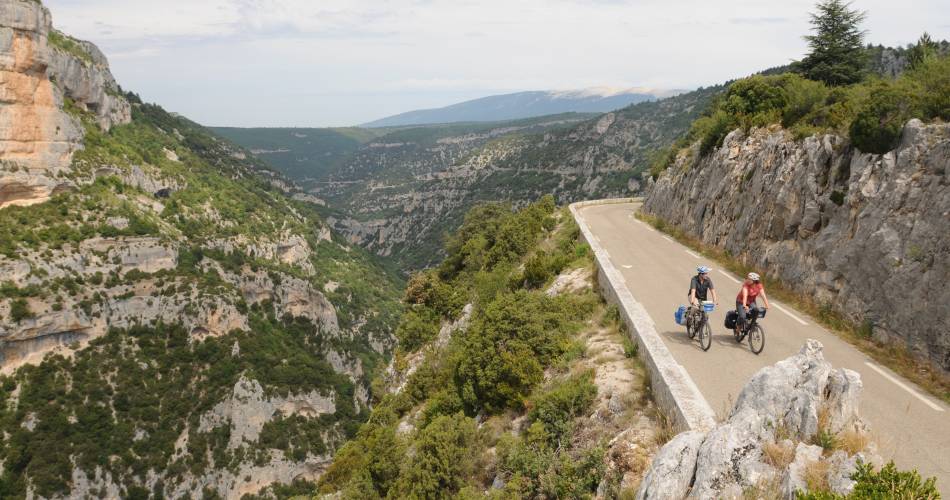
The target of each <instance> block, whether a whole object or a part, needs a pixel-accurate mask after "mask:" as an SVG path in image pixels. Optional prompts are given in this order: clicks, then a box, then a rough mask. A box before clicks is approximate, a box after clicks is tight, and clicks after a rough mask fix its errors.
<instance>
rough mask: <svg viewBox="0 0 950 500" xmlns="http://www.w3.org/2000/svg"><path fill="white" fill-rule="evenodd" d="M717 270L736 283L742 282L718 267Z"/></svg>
mask: <svg viewBox="0 0 950 500" xmlns="http://www.w3.org/2000/svg"><path fill="white" fill-rule="evenodd" d="M719 272H720V273H721V274H722V275H723V276H725V277H727V278H729V279H731V280H732V281H735V282H736V283H742V282H741V281H739V280H737V279H735V278H733V277H732V276H729V273H727V272H725V271H723V270H722V269H720V270H719Z"/></svg>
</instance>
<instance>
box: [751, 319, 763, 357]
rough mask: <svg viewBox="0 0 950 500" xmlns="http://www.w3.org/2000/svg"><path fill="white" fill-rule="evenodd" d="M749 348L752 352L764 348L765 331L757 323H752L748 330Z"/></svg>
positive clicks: (756, 352) (757, 351)
mask: <svg viewBox="0 0 950 500" xmlns="http://www.w3.org/2000/svg"><path fill="white" fill-rule="evenodd" d="M749 348H751V349H752V352H754V353H755V354H758V353H760V352H762V349H764V348H765V331H764V330H762V327H761V326H759V325H752V329H751V330H749Z"/></svg>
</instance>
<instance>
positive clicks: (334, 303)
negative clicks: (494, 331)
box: [0, 94, 398, 498]
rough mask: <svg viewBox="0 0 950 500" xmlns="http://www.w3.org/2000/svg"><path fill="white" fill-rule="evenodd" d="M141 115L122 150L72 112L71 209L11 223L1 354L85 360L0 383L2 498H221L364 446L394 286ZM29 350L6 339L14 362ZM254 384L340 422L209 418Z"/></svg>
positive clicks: (237, 161)
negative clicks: (76, 125)
mask: <svg viewBox="0 0 950 500" xmlns="http://www.w3.org/2000/svg"><path fill="white" fill-rule="evenodd" d="M128 97H129V99H130V100H131V101H132V102H133V104H134V106H133V115H132V122H131V123H130V124H128V125H121V126H116V127H113V129H112V130H111V131H110V132H105V131H103V130H101V129H100V128H99V127H98V126H97V125H96V123H95V122H94V118H93V117H92V116H91V115H90V114H89V113H87V112H82V111H79V110H76V109H73V112H74V113H75V114H76V116H77V117H78V118H79V119H80V120H81V121H82V123H83V124H84V127H85V139H84V145H85V149H84V150H82V151H81V152H79V153H77V154H76V155H75V157H74V161H73V168H72V171H71V173H70V174H69V176H70V178H71V179H74V180H75V182H76V183H77V185H78V187H77V188H76V189H75V190H72V191H67V192H64V193H61V194H57V195H55V196H54V197H53V198H52V199H51V200H50V201H48V202H46V203H43V204H40V205H33V206H29V207H16V206H13V207H8V208H5V209H3V210H0V241H2V243H0V252H2V253H3V254H4V255H5V259H6V260H4V257H0V264H2V265H7V266H8V267H6V268H5V269H18V268H19V267H18V266H21V265H25V266H26V269H28V270H29V273H28V274H27V275H24V276H22V277H19V278H13V277H12V276H10V275H5V276H4V277H3V280H4V281H3V283H2V287H0V317H2V320H3V321H2V322H3V324H4V326H5V328H6V329H7V332H8V334H10V335H11V336H12V333H13V332H18V331H19V330H20V329H29V328H32V327H31V326H30V325H43V324H45V323H44V322H46V323H48V322H51V321H52V322H57V321H60V319H59V318H61V317H64V316H62V315H71V316H68V317H69V318H77V319H75V320H74V321H75V322H76V323H78V324H76V323H73V324H72V326H70V325H65V326H63V327H61V328H64V329H65V330H66V331H65V332H64V333H57V331H56V330H54V331H53V332H50V333H49V335H47V336H45V337H39V338H38V340H37V341H33V342H38V341H43V342H45V341H46V339H56V338H57V337H62V340H61V341H62V342H64V343H67V344H72V345H73V348H75V349H78V350H74V349H73V348H67V349H65V350H63V349H59V350H57V353H58V354H55V355H52V356H49V357H47V358H46V359H45V360H43V361H42V362H40V363H38V364H37V365H35V366H32V365H27V366H24V367H22V368H20V369H19V370H17V371H16V372H14V373H12V374H10V375H5V376H2V377H0V399H2V401H3V403H2V405H0V428H2V429H3V433H4V435H5V436H6V438H5V439H4V440H3V441H2V443H0V463H2V464H3V472H2V475H0V496H2V497H3V498H17V497H23V496H24V495H25V494H26V493H27V492H28V491H30V492H32V493H33V494H37V495H41V496H45V497H49V496H54V495H82V494H89V495H92V496H113V495H119V496H122V497H127V498H136V497H141V498H144V497H146V496H148V495H150V494H153V495H155V496H159V497H160V496H163V495H166V496H180V495H183V494H184V495H191V494H200V493H201V492H202V490H205V491H206V492H207V494H209V495H212V496H213V495H214V494H221V495H224V494H226V493H227V492H229V491H232V489H233V488H235V487H236V486H237V485H239V484H241V483H242V482H244V479H243V477H244V475H245V474H250V473H251V471H257V472H256V473H255V475H257V474H263V476H262V477H273V478H277V480H281V479H279V478H280V477H281V473H280V472H268V470H270V471H274V470H279V469H285V470H287V471H288V472H285V473H283V474H284V475H286V474H288V473H290V474H292V475H291V476H290V477H288V478H286V479H283V480H285V481H288V482H289V480H290V479H292V477H293V476H294V475H297V474H299V471H300V470H301V467H303V468H304V469H307V470H310V469H312V468H313V467H314V465H307V464H308V463H309V464H319V463H320V460H321V458H320V457H325V456H328V455H329V454H331V453H332V451H333V450H334V449H335V448H336V446H338V445H339V444H340V443H342V442H343V441H345V440H346V439H347V438H349V437H350V436H352V435H353V433H354V432H355V430H356V428H357V426H358V425H359V423H360V422H361V421H362V420H363V419H364V418H365V414H366V412H367V406H366V403H367V400H366V397H365V393H366V388H367V387H368V381H369V380H370V379H371V378H372V377H373V376H374V375H375V373H376V372H377V371H378V368H379V367H380V366H381V365H382V361H383V359H384V358H383V356H384V354H385V349H386V346H388V345H389V343H390V340H389V339H391V331H392V330H391V328H392V326H393V323H394V320H395V318H396V315H397V314H398V310H397V302H396V300H395V298H396V295H397V286H398V285H397V283H398V280H397V279H396V278H394V277H392V276H391V275H390V274H388V273H387V272H386V271H385V270H383V269H382V268H381V267H380V266H379V265H378V264H377V263H376V262H375V261H374V259H372V258H371V257H370V256H369V255H367V254H366V253H364V252H363V251H361V250H359V249H352V248H350V247H347V246H345V245H344V244H342V242H340V241H334V238H333V237H332V236H331V235H330V233H329V231H327V229H326V228H325V226H324V225H323V223H322V222H321V220H320V218H319V216H317V214H316V213H315V212H314V211H313V209H312V208H311V207H310V206H309V205H306V204H302V203H297V202H293V201H291V200H290V199H289V198H287V197H285V196H284V194H283V193H282V192H281V191H280V189H279V188H278V187H276V186H275V184H273V183H272V180H273V179H274V174H273V173H271V172H268V171H266V170H264V169H262V167H261V166H260V165H259V164H257V163H254V162H249V161H246V160H243V159H241V158H242V156H243V154H242V153H241V151H240V150H239V149H238V148H236V147H234V146H232V145H229V144H228V143H225V142H222V141H220V140H219V139H216V138H214V137H213V136H211V135H210V134H208V133H207V132H206V131H204V130H203V129H202V128H201V127H199V126H197V125H195V124H194V123H191V122H189V121H187V120H185V119H183V118H178V117H174V116H172V115H170V114H168V113H166V112H165V111H164V110H162V109H161V108H159V107H158V106H154V105H149V104H142V103H141V102H139V101H138V99H137V97H135V96H134V95H131V94H130V95H129V96H128ZM67 104H68V103H67ZM156 190H157V191H156ZM93 242H97V243H95V244H97V245H99V244H100V243H101V244H102V245H104V246H102V248H103V250H102V252H103V253H101V254H100V253H98V252H99V251H98V250H93V251H90V250H86V247H87V245H91V244H93ZM144 243H148V244H149V245H158V248H167V249H168V250H167V251H164V250H163V251H162V252H163V255H165V257H163V258H164V259H165V260H163V261H162V264H158V263H155V264H148V262H149V261H148V260H147V259H148V258H149V257H148V256H145V257H142V258H143V259H145V260H143V261H139V262H134V261H130V260H128V259H129V257H128V256H126V254H125V253H124V252H133V253H132V255H135V253H134V252H135V250H134V248H136V247H135V246H134V245H138V244H144ZM128 245H133V246H128ZM281 245H284V246H283V247H282V246H281ZM110 248H111V249H110ZM123 248H131V249H132V250H122V249H123ZM281 248H284V249H285V250H280V249H281ZM282 252H284V253H282ZM287 252H291V253H287ZM294 252H299V254H297V253H294ZM291 254H292V255H294V256H293V257H292V258H291V257H290V255H291ZM100 261H101V264H95V263H96V262H100ZM169 261H170V262H169ZM82 262H85V265H82V264H81V263H82ZM20 263H24V264H20ZM9 266H12V267H9ZM9 279H13V280H14V281H8V280H9ZM252 283H259V286H260V289H258V288H257V286H256V285H253V284H252ZM281 283H282V284H283V285H282V286H281V285H280V284H281ZM328 284H329V285H328ZM281 289H283V290H284V291H283V292H282V291H281ZM295 294H296V295H295ZM324 297H325V298H324ZM209 314H210V316H209ZM24 331H28V330H24ZM74 342H75V344H73V343H74ZM32 345H33V344H30V343H29V341H15V340H10V339H8V340H7V341H6V342H5V345H4V352H5V356H6V358H7V359H6V360H5V362H6V363H10V362H13V361H14V360H15V358H14V357H13V355H12V353H14V352H20V353H21V354H22V351H23V350H24V349H32V347H30V346H32ZM44 345H45V344H36V346H37V348H42V347H43V346H44ZM54 345H55V344H54ZM331 359H332V361H331ZM5 371H6V370H5ZM244 382H246V384H245V383H244ZM242 384H244V385H245V386H248V387H251V388H252V389H253V388H254V387H259V388H260V390H261V392H260V393H258V395H257V396H256V397H259V398H262V399H263V402H266V401H271V402H272V403H273V404H279V403H276V402H277V401H294V400H298V401H310V403H308V404H317V403H321V404H326V405H327V407H326V408H322V409H317V408H312V410H311V413H307V412H304V413H298V412H296V411H293V410H282V411H278V412H276V413H275V414H274V415H271V414H268V413H264V418H263V420H261V424H262V426H261V427H259V428H258V429H257V432H256V433H251V434H247V433H246V432H245V430H242V429H241V428H240V426H239V425H238V424H237V423H236V422H237V418H238V417H237V413H234V414H233V415H232V414H227V413H226V412H225V414H224V418H222V419H217V420H216V418H217V417H213V415H216V414H217V412H219V410H217V409H216V408H220V407H221V405H222V404H225V405H227V404H230V403H229V401H231V398H232V395H233V394H234V393H235V392H236V391H238V389H237V388H238V387H241V386H242ZM252 393H253V390H252ZM361 395H362V396H361ZM302 407H305V406H302ZM234 411H235V412H253V411H254V408H253V405H252V406H251V407H247V408H241V407H240V406H238V407H237V408H236V409H235V410H234ZM241 432H245V433H244V434H243V435H242V434H239V433H241ZM324 460H325V459H324ZM317 466H318V465H317ZM295 470H296V471H297V472H294V471H295ZM239 473H240V474H239ZM229 477H230V479H229ZM260 480H261V479H260V478H258V477H255V478H254V481H260ZM272 480H273V479H272ZM264 481H265V482H264V483H262V484H264V485H266V484H267V483H268V482H270V481H267V480H264ZM188 492H190V493H188Z"/></svg>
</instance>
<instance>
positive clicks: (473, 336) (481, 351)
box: [455, 291, 591, 413]
mask: <svg viewBox="0 0 950 500" xmlns="http://www.w3.org/2000/svg"><path fill="white" fill-rule="evenodd" d="M590 308H591V304H587V303H580V302H579V300H578V299H575V298H573V297H562V296H559V297H547V296H546V295H544V294H541V293H537V292H532V293H529V292H526V291H517V292H515V293H503V294H500V295H499V296H498V297H497V298H496V299H495V301H494V302H492V303H491V304H488V305H487V306H486V307H485V308H484V310H483V311H481V312H480V313H479V314H478V315H477V316H476V317H475V318H474V320H473V321H472V325H471V326H470V327H469V328H468V330H467V331H466V332H465V333H464V335H463V336H462V337H461V339H460V340H461V349H462V353H461V356H460V358H461V359H460V361H459V365H458V368H457V370H456V375H455V379H456V383H457V385H458V386H459V387H460V388H461V389H462V399H463V401H465V404H466V406H467V407H468V408H469V409H470V410H471V411H477V410H479V409H484V410H486V411H487V412H489V413H494V412H497V411H500V410H503V409H505V408H509V407H520V406H521V405H522V403H523V400H524V398H525V396H527V395H528V394H529V393H530V392H531V391H532V390H533V389H534V387H535V386H536V385H537V384H538V383H539V382H540V381H541V379H542V377H543V372H544V367H545V366H547V365H549V364H551V363H552V362H554V361H555V360H556V359H557V358H559V357H561V356H563V355H565V354H566V353H568V352H570V351H571V348H572V346H571V341H570V335H571V333H573V332H574V331H575V330H576V328H577V324H576V323H575V322H574V318H578V317H583V314H584V311H587V312H588V313H589V311H590Z"/></svg>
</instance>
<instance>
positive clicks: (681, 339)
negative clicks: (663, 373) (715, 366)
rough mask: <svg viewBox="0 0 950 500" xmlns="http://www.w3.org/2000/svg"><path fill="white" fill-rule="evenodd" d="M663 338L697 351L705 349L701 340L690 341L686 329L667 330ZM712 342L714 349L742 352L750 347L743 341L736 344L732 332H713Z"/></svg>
mask: <svg viewBox="0 0 950 500" xmlns="http://www.w3.org/2000/svg"><path fill="white" fill-rule="evenodd" d="M663 336H664V338H666V339H669V340H670V341H671V342H676V343H677V344H682V345H690V344H692V346H693V347H695V348H696V349H699V350H700V351H701V350H703V348H702V347H700V346H699V340H697V339H690V338H689V336H688V335H686V329H685V328H684V329H682V330H673V331H670V330H667V331H665V332H663ZM712 341H713V347H715V346H721V347H728V348H732V349H738V350H740V351H748V350H749V346H748V345H747V343H746V341H743V342H742V343H741V344H740V343H738V342H736V339H735V337H734V336H733V335H732V332H728V333H722V332H716V331H713V335H712ZM713 347H710V349H712V348H713Z"/></svg>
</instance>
